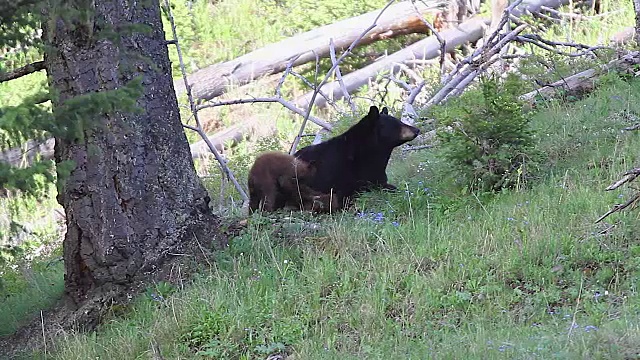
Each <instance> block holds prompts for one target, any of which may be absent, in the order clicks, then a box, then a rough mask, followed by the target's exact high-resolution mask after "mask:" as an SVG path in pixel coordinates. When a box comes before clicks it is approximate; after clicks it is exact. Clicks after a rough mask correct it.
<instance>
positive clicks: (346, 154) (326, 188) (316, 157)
mask: <svg viewBox="0 0 640 360" xmlns="http://www.w3.org/2000/svg"><path fill="white" fill-rule="evenodd" d="M419 133H420V130H418V129H417V128H415V127H413V126H410V125H407V124H405V123H403V122H402V121H400V120H399V119H397V118H395V117H393V116H391V115H389V111H388V110H387V108H386V107H385V108H383V109H382V111H381V112H379V110H378V108H377V107H376V106H371V107H370V108H369V113H368V114H367V115H366V116H365V117H364V118H362V120H360V121H359V122H358V123H357V124H355V125H353V126H352V127H351V128H349V130H347V131H346V132H344V133H343V134H341V135H338V136H336V137H333V138H331V139H329V140H326V141H324V142H322V143H320V144H316V145H311V146H307V147H304V148H302V149H300V150H298V152H296V153H295V157H296V158H298V159H301V160H304V161H306V162H309V163H313V166H314V167H315V168H316V170H315V175H313V176H311V177H310V179H309V180H308V181H307V184H308V185H309V187H311V188H312V189H313V190H316V191H319V192H321V193H324V194H327V193H330V192H331V191H333V192H334V193H335V194H336V195H337V198H338V200H339V201H340V203H341V205H342V204H343V202H344V201H348V199H349V198H351V197H352V196H353V195H354V194H356V193H359V192H363V191H369V190H373V189H376V188H383V189H389V190H395V189H396V187H395V186H394V185H391V184H389V183H388V182H387V173H386V169H387V163H388V162H389V158H390V157H391V152H392V151H393V149H394V148H395V147H397V146H400V145H402V144H404V143H406V142H408V141H411V140H413V139H415V137H416V136H418V134H419Z"/></svg>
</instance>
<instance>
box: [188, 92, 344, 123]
mask: <svg viewBox="0 0 640 360" xmlns="http://www.w3.org/2000/svg"><path fill="white" fill-rule="evenodd" d="M260 102H266V103H269V102H272V103H280V104H281V105H282V106H284V107H285V108H287V109H289V110H291V111H293V112H294V113H296V114H298V115H301V116H304V115H305V114H304V112H303V111H302V110H300V109H298V108H297V107H296V106H295V105H294V104H293V103H292V102H290V101H287V100H285V99H283V98H281V97H260V98H251V99H235V100H227V101H217V102H208V103H206V104H204V105H198V106H197V107H196V109H197V110H202V109H207V108H212V107H216V106H225V105H239V104H251V103H260ZM309 120H311V122H313V123H314V124H316V125H318V126H321V127H323V128H325V129H327V130H331V129H332V128H333V127H332V126H331V124H329V123H328V122H326V121H324V120H322V119H320V118H318V117H315V116H309Z"/></svg>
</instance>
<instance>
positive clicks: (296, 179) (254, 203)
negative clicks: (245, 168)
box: [248, 151, 340, 212]
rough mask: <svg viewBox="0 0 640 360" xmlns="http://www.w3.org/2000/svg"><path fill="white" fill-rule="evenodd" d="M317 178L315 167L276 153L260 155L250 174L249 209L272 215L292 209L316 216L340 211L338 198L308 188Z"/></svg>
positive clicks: (287, 155)
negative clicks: (307, 211)
mask: <svg viewBox="0 0 640 360" xmlns="http://www.w3.org/2000/svg"><path fill="white" fill-rule="evenodd" d="M315 174H316V168H315V166H314V165H313V163H309V162H306V161H304V160H300V159H296V158H295V157H293V156H291V155H289V154H285V153H281V152H276V151H273V152H266V153H264V154H261V155H260V156H258V157H257V158H256V160H255V162H254V163H253V166H252V167H251V170H249V179H248V185H249V209H250V210H251V211H256V210H258V209H262V210H263V211H268V212H270V211H275V210H278V209H283V208H285V207H287V206H291V207H296V208H298V209H300V210H311V211H313V212H334V211H337V210H339V209H340V203H339V202H338V201H337V198H336V197H335V196H333V195H332V194H323V193H321V192H318V191H315V190H312V189H311V188H310V187H309V186H307V183H308V182H309V181H310V180H311V179H312V178H313V176H315Z"/></svg>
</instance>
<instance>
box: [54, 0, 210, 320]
mask: <svg viewBox="0 0 640 360" xmlns="http://www.w3.org/2000/svg"><path fill="white" fill-rule="evenodd" d="M94 6H95V9H94V10H95V13H94V21H93V23H91V22H86V21H85V22H84V23H79V22H76V23H75V24H73V26H75V29H73V28H72V25H71V24H70V22H69V19H68V18H66V17H65V18H60V17H58V18H56V19H55V20H50V21H48V23H47V24H48V25H49V28H48V29H47V31H46V34H45V36H43V38H45V39H47V40H46V41H47V45H48V46H47V48H48V51H47V52H46V55H45V62H46V68H47V72H48V74H49V84H50V87H51V88H52V89H55V90H57V91H58V92H59V96H60V97H59V98H58V99H57V100H55V101H54V102H53V105H54V113H56V111H61V106H62V105H63V104H65V102H68V100H70V99H71V98H73V97H75V96H78V95H82V94H91V93H96V92H101V91H105V90H113V89H118V88H122V87H123V86H125V85H126V84H127V83H128V82H129V81H130V80H131V79H133V78H134V77H136V76H142V78H143V82H142V83H143V86H144V90H143V93H142V94H141V96H140V97H139V98H138V100H137V105H138V106H139V107H141V108H142V112H141V113H135V114H134V113H123V112H120V111H118V112H114V113H108V114H100V113H95V115H94V116H93V117H92V118H91V119H90V120H91V121H90V123H92V124H94V125H96V126H92V127H91V128H90V129H85V130H84V134H83V135H84V139H83V140H74V141H70V140H67V139H63V138H56V145H55V160H56V164H60V163H61V162H62V161H65V160H73V161H74V162H75V168H74V169H73V170H72V171H71V173H70V175H68V176H67V177H65V178H63V179H62V181H61V184H60V186H59V194H58V202H59V203H60V204H61V205H62V206H63V207H64V209H65V212H66V223H67V233H66V236H65V238H64V262H65V296H66V300H67V306H69V307H71V309H72V310H77V311H75V314H74V315H75V319H74V321H75V322H76V325H77V326H78V327H79V328H84V329H90V328H92V327H93V326H95V325H96V324H97V323H99V321H100V316H101V314H102V313H103V311H104V305H105V304H106V305H108V304H110V303H111V302H112V301H115V302H118V301H120V300H122V299H123V298H125V296H126V295H130V294H132V293H135V291H136V290H137V289H139V286H140V285H142V284H144V281H147V280H149V279H150V278H152V277H154V275H153V274H154V273H155V274H157V273H158V272H161V271H162V270H163V269H164V268H166V266H168V265H169V264H170V263H172V260H174V259H178V258H186V257H180V256H178V255H179V254H184V253H189V252H190V251H192V250H194V247H195V246H194V244H198V246H200V245H203V246H206V244H210V243H212V242H213V243H214V244H215V243H220V242H221V241H222V240H220V239H221V237H219V236H218V235H217V234H218V233H217V230H218V225H219V221H218V219H217V217H215V216H214V215H213V214H212V213H211V212H210V210H209V207H208V203H209V197H208V195H207V193H206V190H205V189H204V187H203V186H202V184H201V183H200V180H199V179H198V177H197V175H196V172H195V169H194V166H193V161H192V159H191V155H190V153H189V145H188V143H187V139H186V136H185V134H184V132H183V130H182V126H181V123H180V118H179V112H178V103H177V100H176V96H175V93H174V90H173V85H172V79H171V67H170V65H169V57H168V51H167V45H166V42H165V39H164V33H163V31H162V23H161V18H160V8H159V4H158V1H157V0H153V1H139V2H130V1H128V0H103V1H97V2H95V5H94ZM70 13H71V12H67V14H70ZM50 15H51V16H55V14H50ZM52 24H55V28H52V27H51V26H52ZM140 24H145V25H148V26H150V29H149V30H150V31H149V32H147V33H144V32H136V31H138V29H133V28H131V27H130V25H140ZM111 26H112V27H113V28H112V29H113V30H114V31H115V32H116V33H118V35H117V37H118V41H112V39H111V38H101V37H100V36H101V33H100V32H99V31H100V30H105V29H108V28H110V27H111ZM195 248H197V247H195Z"/></svg>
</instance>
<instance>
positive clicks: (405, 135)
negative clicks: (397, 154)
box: [400, 125, 420, 141]
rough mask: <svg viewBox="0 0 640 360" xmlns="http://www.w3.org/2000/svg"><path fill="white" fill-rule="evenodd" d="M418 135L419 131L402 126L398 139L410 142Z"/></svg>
mask: <svg viewBox="0 0 640 360" xmlns="http://www.w3.org/2000/svg"><path fill="white" fill-rule="evenodd" d="M419 134H420V129H418V128H416V127H413V126H409V125H404V126H402V130H400V138H401V139H402V140H404V141H411V140H413V139H415V138H416V137H417V136H418V135H419Z"/></svg>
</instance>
